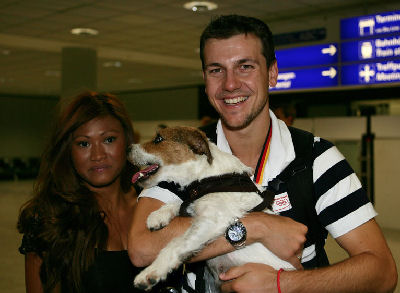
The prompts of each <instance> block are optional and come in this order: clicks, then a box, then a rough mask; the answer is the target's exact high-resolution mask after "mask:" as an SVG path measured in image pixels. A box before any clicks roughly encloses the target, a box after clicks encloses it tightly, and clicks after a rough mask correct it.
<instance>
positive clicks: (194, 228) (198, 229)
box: [128, 127, 294, 289]
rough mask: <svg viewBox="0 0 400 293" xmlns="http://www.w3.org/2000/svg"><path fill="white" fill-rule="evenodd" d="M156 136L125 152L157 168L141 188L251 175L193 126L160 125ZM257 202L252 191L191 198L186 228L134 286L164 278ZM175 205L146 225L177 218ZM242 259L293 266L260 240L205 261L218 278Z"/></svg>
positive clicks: (163, 209) (135, 160)
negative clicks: (187, 227)
mask: <svg viewBox="0 0 400 293" xmlns="http://www.w3.org/2000/svg"><path fill="white" fill-rule="evenodd" d="M156 138H157V139H155V140H153V141H150V142H147V143H144V144H141V145H138V144H137V145H133V146H132V147H131V149H130V152H129V156H128V158H129V160H130V161H131V162H132V163H133V164H135V165H138V166H145V165H148V164H154V163H156V164H158V165H159V166H160V167H159V169H158V171H157V172H156V173H155V174H153V175H151V176H150V177H149V178H147V179H145V180H144V181H141V182H140V183H139V184H140V185H141V186H142V187H144V188H149V187H152V186H156V185H157V184H158V183H159V182H161V181H169V182H175V183H178V184H179V185H180V186H182V187H185V186H187V185H189V184H190V183H191V182H193V181H196V180H201V179H203V178H206V177H210V176H217V175H222V174H227V173H239V174H242V173H247V174H248V175H249V176H251V174H252V172H253V170H252V169H251V168H249V167H247V166H245V165H244V164H243V163H241V161H240V160H239V159H237V158H236V157H235V156H233V155H231V154H228V153H225V152H222V151H220V150H219V149H218V147H217V146H216V145H215V144H214V143H212V142H210V141H209V140H208V139H207V138H206V136H205V134H204V133H203V132H201V131H200V130H198V129H196V128H191V127H173V128H165V129H161V130H159V132H158V134H157V137H156ZM160 140H161V142H157V141H160ZM261 202H262V198H261V197H260V195H259V194H258V193H256V192H217V193H209V194H206V195H204V196H203V197H201V198H200V199H198V200H196V201H194V202H193V203H192V204H190V205H189V207H188V210H189V213H190V214H191V216H192V224H191V226H190V228H189V229H188V230H187V231H186V232H185V233H184V234H183V235H181V236H179V237H176V238H174V239H173V240H172V241H171V242H169V243H168V245H167V246H166V247H165V248H164V249H162V250H161V251H160V253H159V255H158V256H157V258H156V259H155V260H154V262H153V263H152V264H151V265H150V266H148V267H147V268H146V269H144V270H143V271H142V272H141V273H140V274H139V275H138V276H137V277H136V278H135V281H134V284H135V286H136V287H140V288H145V289H150V288H151V287H152V286H153V285H155V284H156V283H157V282H159V281H160V280H164V279H165V278H166V277H167V274H168V273H170V272H171V271H172V270H174V269H175V268H177V267H178V266H179V265H181V264H182V263H183V262H184V261H186V260H187V259H188V258H190V257H191V256H193V255H194V254H195V253H196V252H198V251H200V250H201V249H202V248H203V247H204V246H205V245H206V244H208V243H210V242H212V241H213V240H215V239H216V238H218V237H219V236H221V235H224V232H225V230H226V228H227V227H228V226H229V225H230V224H232V223H233V222H234V221H235V219H236V218H241V217H243V216H244V215H245V214H246V213H247V212H248V211H250V210H251V209H252V208H254V207H255V206H257V205H258V204H260V203H261ZM179 209H180V203H179V202H172V203H167V204H165V205H163V206H162V207H161V208H160V209H158V210H156V211H154V212H153V213H151V214H150V215H149V217H148V218H147V227H148V228H149V229H160V228H162V227H164V226H166V225H168V223H169V222H170V221H171V220H172V219H173V218H174V217H176V216H178V214H179ZM268 212H270V213H272V211H268ZM247 262H257V263H265V264H268V265H270V266H272V267H274V268H275V269H279V268H284V269H294V268H293V266H292V265H291V264H290V263H288V262H286V261H283V260H281V259H279V258H278V257H277V256H275V255H274V254H273V253H272V252H270V251H269V250H268V249H266V248H265V247H264V246H263V245H262V244H260V243H254V244H251V245H247V246H246V247H245V248H243V249H239V250H235V251H233V252H231V253H228V254H225V255H221V256H218V257H215V258H213V259H210V260H208V261H207V265H208V266H209V268H210V270H211V272H212V274H213V276H214V278H215V280H216V282H218V280H219V279H218V274H219V273H221V272H222V271H226V270H227V269H229V268H230V267H231V266H234V265H240V264H244V263H247Z"/></svg>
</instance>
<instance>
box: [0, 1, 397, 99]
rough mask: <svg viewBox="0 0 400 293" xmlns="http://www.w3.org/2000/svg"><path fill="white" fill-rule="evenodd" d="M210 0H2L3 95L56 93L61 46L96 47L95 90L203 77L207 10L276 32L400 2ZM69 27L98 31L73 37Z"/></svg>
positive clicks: (383, 8)
mask: <svg viewBox="0 0 400 293" xmlns="http://www.w3.org/2000/svg"><path fill="white" fill-rule="evenodd" d="M214 2H215V3H217V4H218V9H216V10H213V11H209V12H201V13H195V12H192V11H189V10H186V9H184V8H183V4H184V3H185V1H179V0H143V1H139V0H99V1H93V0H91V1H89V0H0V94H3V95H4V94H12V95H14V94H16V95H59V94H60V88H61V49H62V48H63V47H66V46H75V47H76V46H78V47H79V46H82V47H91V48H95V49H96V51H97V56H98V78H97V79H98V89H99V90H100V91H112V92H120V91H131V90H143V89H155V88H166V87H181V86H190V85H196V84H201V83H202V79H201V71H200V68H201V65H200V61H199V57H198V40H199V36H200V34H201V32H202V30H203V29H204V27H205V26H206V25H207V23H208V22H209V20H210V19H211V17H212V16H215V15H220V14H228V13H229V14H230V13H236V14H243V15H249V16H255V17H258V18H260V19H262V20H264V21H266V22H267V23H268V24H269V26H270V27H271V30H272V31H273V32H274V33H275V34H277V33H286V32H294V31H300V30H303V29H309V28H320V27H329V26H332V20H334V21H335V23H336V22H338V19H340V18H344V17H350V16H356V15H363V14H368V13H374V12H383V11H390V10H398V9H400V1H398V0H396V1H389V0H279V1H271V0H226V1H223V0H218V1H214ZM337 25H339V24H338V23H337ZM74 27H90V28H94V29H96V30H98V31H99V35H97V36H74V35H72V34H71V33H70V30H71V29H72V28H74ZM328 34H329V31H328ZM108 61H120V62H121V66H120V67H118V68H115V67H104V65H103V64H104V63H105V62H108Z"/></svg>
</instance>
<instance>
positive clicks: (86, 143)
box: [76, 141, 89, 148]
mask: <svg viewBox="0 0 400 293" xmlns="http://www.w3.org/2000/svg"><path fill="white" fill-rule="evenodd" d="M76 144H77V145H78V146H80V147H82V148H87V147H88V146H89V143H88V142H87V141H78V142H77V143H76Z"/></svg>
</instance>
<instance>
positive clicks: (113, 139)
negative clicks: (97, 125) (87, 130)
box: [104, 136, 116, 143]
mask: <svg viewBox="0 0 400 293" xmlns="http://www.w3.org/2000/svg"><path fill="white" fill-rule="evenodd" d="M115 140H116V137H114V136H110V137H107V138H106V139H105V140H104V142H105V143H112V142H114V141H115Z"/></svg>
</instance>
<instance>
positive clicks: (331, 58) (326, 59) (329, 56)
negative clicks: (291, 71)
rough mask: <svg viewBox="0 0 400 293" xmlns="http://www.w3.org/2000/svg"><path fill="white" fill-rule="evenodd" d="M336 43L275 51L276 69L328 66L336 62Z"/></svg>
mask: <svg viewBox="0 0 400 293" xmlns="http://www.w3.org/2000/svg"><path fill="white" fill-rule="evenodd" d="M337 47H338V45H337V44H336V43H331V44H322V45H312V46H304V47H298V48H290V49H282V50H276V52H275V54H276V59H277V61H278V68H279V69H283V68H296V67H308V66H318V65H330V64H336V63H337V62H338V54H337V51H338V50H337Z"/></svg>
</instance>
